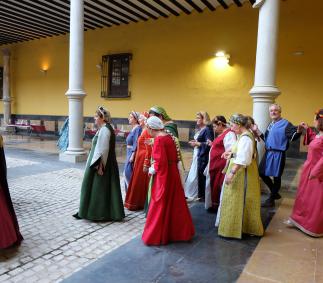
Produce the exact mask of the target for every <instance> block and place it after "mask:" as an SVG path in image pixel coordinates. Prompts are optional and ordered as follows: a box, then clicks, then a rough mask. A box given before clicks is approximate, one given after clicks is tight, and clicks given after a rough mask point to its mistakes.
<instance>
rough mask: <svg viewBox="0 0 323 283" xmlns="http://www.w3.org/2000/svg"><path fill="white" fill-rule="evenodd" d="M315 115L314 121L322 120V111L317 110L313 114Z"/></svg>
mask: <svg viewBox="0 0 323 283" xmlns="http://www.w3.org/2000/svg"><path fill="white" fill-rule="evenodd" d="M315 115H316V120H318V119H319V118H323V109H319V110H317V111H316V112H315Z"/></svg>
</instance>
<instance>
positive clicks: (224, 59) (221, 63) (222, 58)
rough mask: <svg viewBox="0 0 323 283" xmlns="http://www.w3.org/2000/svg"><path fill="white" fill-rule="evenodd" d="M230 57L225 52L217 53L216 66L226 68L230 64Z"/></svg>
mask: <svg viewBox="0 0 323 283" xmlns="http://www.w3.org/2000/svg"><path fill="white" fill-rule="evenodd" d="M229 59H230V55H229V54H227V53H225V52H224V51H218V52H216V53H215V65H216V66H217V67H219V68H224V67H226V66H227V65H228V64H229Z"/></svg>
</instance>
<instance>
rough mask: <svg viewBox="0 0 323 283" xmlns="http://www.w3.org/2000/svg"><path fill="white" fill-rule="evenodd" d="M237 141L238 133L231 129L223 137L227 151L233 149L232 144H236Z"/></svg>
mask: <svg viewBox="0 0 323 283" xmlns="http://www.w3.org/2000/svg"><path fill="white" fill-rule="evenodd" d="M236 141H237V137H236V134H235V133H234V132H231V131H230V132H228V133H227V134H226V135H225V137H224V139H223V144H224V149H225V151H229V150H231V148H232V146H233V145H234V144H235V142H236Z"/></svg>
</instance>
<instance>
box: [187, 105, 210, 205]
mask: <svg viewBox="0 0 323 283" xmlns="http://www.w3.org/2000/svg"><path fill="white" fill-rule="evenodd" d="M196 125H197V127H198V131H197V132H196V134H195V136H194V140H191V141H189V144H190V146H192V147H193V148H194V155H193V160H192V165H191V169H190V172H189V174H188V177H187V179H186V182H185V196H186V197H188V198H190V199H194V198H196V197H198V198H199V199H201V201H202V200H204V198H205V181H206V177H205V176H204V170H205V167H206V166H207V164H208V161H209V151H210V145H209V144H210V142H211V141H213V139H214V132H213V129H212V128H211V126H210V117H209V114H208V113H207V112H204V111H200V112H197V113H196Z"/></svg>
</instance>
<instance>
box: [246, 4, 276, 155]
mask: <svg viewBox="0 0 323 283" xmlns="http://www.w3.org/2000/svg"><path fill="white" fill-rule="evenodd" d="M279 1H280V0H258V1H257V2H256V3H255V5H254V8H259V7H260V10H259V20H258V39H257V54H256V67H255V82H254V86H253V87H252V89H251V90H250V95H251V96H252V98H253V118H254V119H255V121H256V123H257V124H258V126H259V128H260V130H261V131H262V132H264V131H265V130H266V127H267V126H268V124H269V122H270V117H269V111H268V108H269V106H270V104H272V103H274V101H275V98H276V97H277V96H278V95H279V94H280V90H279V89H278V88H277V86H276V61H277V42H278V22H279V21H278V20H279ZM258 152H259V155H260V157H261V156H262V155H263V145H262V144H261V143H258Z"/></svg>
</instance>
